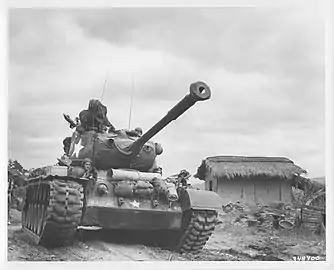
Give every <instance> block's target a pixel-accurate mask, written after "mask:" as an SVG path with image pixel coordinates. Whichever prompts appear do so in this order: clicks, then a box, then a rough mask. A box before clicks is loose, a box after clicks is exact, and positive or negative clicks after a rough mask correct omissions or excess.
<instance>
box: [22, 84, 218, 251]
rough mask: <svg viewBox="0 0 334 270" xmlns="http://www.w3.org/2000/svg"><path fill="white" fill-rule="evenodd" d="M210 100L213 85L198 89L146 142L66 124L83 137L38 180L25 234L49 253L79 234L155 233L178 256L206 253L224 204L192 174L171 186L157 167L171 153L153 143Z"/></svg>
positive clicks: (33, 181) (27, 206)
mask: <svg viewBox="0 0 334 270" xmlns="http://www.w3.org/2000/svg"><path fill="white" fill-rule="evenodd" d="M210 96H211V91H210V88H209V87H208V86H207V85H206V84H205V83H203V82H195V83H192V84H191V85H190V91H189V93H188V94H187V95H186V96H185V97H184V98H183V99H182V100H181V101H179V102H178V103H177V104H176V105H175V106H174V107H173V108H172V109H171V110H169V111H168V113H167V114H166V115H165V116H164V117H163V118H162V119H161V120H160V121H158V122H157V123H156V124H155V125H153V126H152V127H151V128H150V129H149V130H148V131H147V132H145V133H144V134H142V135H141V134H140V132H139V133H136V132H134V131H129V130H125V129H124V130H114V129H113V130H109V132H103V131H100V130H96V129H94V128H91V129H89V130H82V129H81V128H80V124H78V123H74V122H73V121H69V119H68V117H65V118H67V120H68V121H69V122H70V126H71V127H72V128H73V127H76V130H75V131H74V132H73V135H72V137H68V138H66V139H65V140H64V150H65V154H64V156H63V157H61V158H59V159H58V164H56V165H50V166H46V167H43V168H39V169H37V170H35V171H34V172H32V173H31V174H30V177H29V179H28V181H27V185H26V197H25V202H24V207H23V211H22V213H23V214H22V226H23V229H24V230H26V231H28V232H29V233H30V234H31V235H32V236H33V237H34V239H35V240H36V242H37V243H38V244H40V245H44V246H47V247H49V246H61V245H69V244H71V243H72V242H73V240H74V239H75V235H76V232H77V230H78V228H85V227H92V226H94V227H98V228H102V229H106V230H107V231H108V230H109V229H110V230H112V229H122V230H123V229H125V230H135V231H139V232H140V230H145V231H147V230H150V231H155V232H158V234H159V233H160V232H161V235H162V236H163V235H168V239H166V241H167V240H168V242H169V245H171V247H172V248H173V249H174V250H175V251H178V252H181V253H186V252H191V253H196V252H199V251H200V250H201V249H202V248H203V246H204V245H205V243H206V241H207V240H208V239H209V237H210V235H211V234H212V232H213V230H214V228H215V222H216V217H217V209H220V208H221V201H220V197H219V196H218V195H217V194H216V193H214V192H211V191H204V190H197V189H192V188H191V186H190V185H189V184H188V183H187V178H188V177H189V173H187V172H186V171H184V170H183V171H181V172H180V173H178V174H176V175H174V177H167V178H163V177H162V172H161V168H160V167H159V166H158V165H157V162H156V157H157V156H158V155H160V154H162V152H163V150H162V147H161V145H160V144H158V143H156V142H153V141H152V140H151V139H152V138H153V137H154V135H156V134H157V133H158V132H160V131H161V130H163V128H165V127H166V126H167V125H168V124H169V123H170V122H172V121H174V120H176V119H177V118H178V117H179V116H181V115H182V114H183V113H184V112H185V111H187V110H188V109H189V108H190V107H192V106H193V105H194V104H195V103H196V102H198V101H204V100H207V99H209V98H210ZM137 131H138V129H137ZM65 141H66V145H67V146H66V145H65ZM65 146H66V147H65ZM175 161H176V162H180V161H177V159H176V160H175Z"/></svg>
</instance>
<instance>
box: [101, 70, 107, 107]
mask: <svg viewBox="0 0 334 270" xmlns="http://www.w3.org/2000/svg"><path fill="white" fill-rule="evenodd" d="M107 79H108V71H107V72H106V77H105V78H104V84H103V89H102V94H101V103H102V100H103V95H104V91H105V90H106V86H107Z"/></svg>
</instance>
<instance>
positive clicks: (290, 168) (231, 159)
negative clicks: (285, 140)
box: [195, 156, 306, 180]
mask: <svg viewBox="0 0 334 270" xmlns="http://www.w3.org/2000/svg"><path fill="white" fill-rule="evenodd" d="M302 173H306V171H305V170H304V169H302V168H300V167H298V166H297V165H295V164H294V163H293V162H292V161H291V160H290V159H287V158H283V157H245V156H216V157H208V158H206V159H204V160H203V161H202V164H201V165H200V167H198V169H197V173H196V174H195V177H197V178H199V179H201V180H205V176H206V175H207V174H211V175H213V176H214V177H217V178H225V179H234V178H236V177H243V178H251V177H256V176H264V177H266V178H281V179H282V180H283V179H293V178H294V177H295V176H296V175H300V174H302Z"/></svg>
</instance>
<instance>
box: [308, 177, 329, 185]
mask: <svg viewBox="0 0 334 270" xmlns="http://www.w3.org/2000/svg"><path fill="white" fill-rule="evenodd" d="M311 180H312V181H316V182H319V183H322V184H325V183H326V177H325V176H323V177H315V178H311Z"/></svg>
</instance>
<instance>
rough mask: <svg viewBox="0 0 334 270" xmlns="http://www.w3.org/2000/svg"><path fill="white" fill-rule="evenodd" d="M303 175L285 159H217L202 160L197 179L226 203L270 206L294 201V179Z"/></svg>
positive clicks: (233, 157) (196, 175) (217, 157)
mask: <svg viewBox="0 0 334 270" xmlns="http://www.w3.org/2000/svg"><path fill="white" fill-rule="evenodd" d="M302 173H306V171H305V170H304V169H302V168H301V167H299V166H297V165H295V164H294V163H293V162H292V161H291V160H290V159H288V158H284V157H245V156H216V157H208V158H206V159H205V160H203V161H202V164H201V165H200V166H199V167H198V170H197V173H196V174H195V177H197V178H199V179H201V180H204V181H205V189H207V190H210V191H214V192H216V193H218V194H219V195H220V196H221V198H222V202H223V203H228V202H238V201H239V202H240V201H242V202H244V203H248V204H257V203H260V204H263V205H270V204H271V203H274V202H284V203H289V202H291V201H292V183H293V179H295V178H296V177H298V176H299V175H300V174H302Z"/></svg>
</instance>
